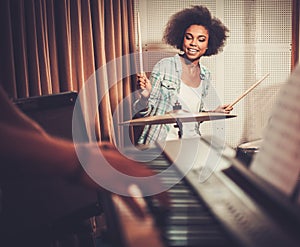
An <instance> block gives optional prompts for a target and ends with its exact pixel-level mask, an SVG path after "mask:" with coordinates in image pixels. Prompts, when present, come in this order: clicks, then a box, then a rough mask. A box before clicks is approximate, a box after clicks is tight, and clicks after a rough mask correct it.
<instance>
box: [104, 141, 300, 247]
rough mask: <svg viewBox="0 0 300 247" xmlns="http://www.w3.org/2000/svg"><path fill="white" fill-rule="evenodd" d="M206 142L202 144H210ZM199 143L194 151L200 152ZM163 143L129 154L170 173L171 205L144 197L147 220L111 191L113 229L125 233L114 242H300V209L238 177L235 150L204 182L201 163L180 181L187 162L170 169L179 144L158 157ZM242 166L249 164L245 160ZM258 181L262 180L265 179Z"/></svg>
mask: <svg viewBox="0 0 300 247" xmlns="http://www.w3.org/2000/svg"><path fill="white" fill-rule="evenodd" d="M201 142H202V140H201ZM175 144H176V143H175ZM184 145H190V144H188V143H184ZM201 145H202V146H201V150H202V149H203V148H204V144H203V143H202V144H201ZM192 146H193V145H192ZM194 147H195V146H193V148H194ZM193 148H191V150H192V151H191V153H193V152H194V150H193ZM157 149H159V148H158V147H157V148H153V149H152V150H153V152H150V150H147V152H138V153H136V152H134V151H133V152H132V151H128V152H127V153H126V155H127V156H129V157H130V156H133V157H134V158H135V159H136V160H149V162H147V163H148V164H149V167H151V168H152V169H153V170H155V171H157V172H161V171H164V174H166V175H165V176H164V177H163V178H162V183H163V184H164V185H166V187H168V188H170V189H168V193H169V195H170V198H171V208H170V209H169V210H168V211H166V210H163V209H161V208H160V207H159V206H158V204H157V202H156V201H155V200H154V199H153V198H151V197H150V198H144V199H145V201H144V202H143V203H145V202H146V205H147V210H148V212H149V215H148V216H147V217H146V220H144V221H143V220H141V219H137V217H135V216H134V215H133V214H132V213H130V212H129V211H128V210H126V209H125V208H124V206H122V205H121V204H120V202H116V201H115V200H112V201H110V200H109V197H108V199H107V200H106V201H108V203H107V202H106V203H104V212H105V214H106V216H107V219H108V232H110V233H111V234H113V235H114V236H116V235H117V236H119V238H118V239H116V238H115V237H114V238H112V239H113V240H114V241H115V242H116V243H113V246H115V247H120V246H122V247H123V246H126V247H135V246H136V247H140V246H143V247H147V246H149V247H150V246H151V247H152V246H155V247H179V246H180V247H189V246H191V247H192V246H197V247H201V246H205V247H227V246H231V247H238V246H240V247H253V246H255V247H271V246H272V247H275V246H283V244H284V245H285V246H289V247H291V246H293V247H296V246H297V247H298V246H300V237H299V236H298V233H297V230H296V229H299V227H300V223H299V222H300V212H299V210H298V209H296V210H294V207H293V205H290V204H289V203H288V202H286V200H283V204H282V205H281V201H279V200H277V199H278V198H277V199H276V196H275V197H274V196H273V193H271V194H272V196H268V195H267V194H266V193H265V192H264V190H263V189H257V188H256V185H255V186H254V187H253V188H251V187H252V186H253V184H252V181H251V179H250V180H249V178H248V177H245V178H244V177H240V175H239V174H238V177H237V178H238V180H240V181H238V180H236V179H233V177H234V175H235V173H236V170H235V169H233V170H232V167H231V166H230V167H229V166H228V164H229V163H230V164H233V163H235V161H234V160H231V158H230V157H229V156H230V155H229V156H226V155H227V154H228V153H230V152H226V155H225V156H226V157H225V156H224V157H222V159H221V163H222V165H221V166H222V170H218V171H216V172H214V173H213V174H211V176H210V177H209V178H208V179H207V181H205V182H202V183H201V182H199V169H198V168H199V167H198V168H197V169H198V170H197V169H194V167H193V168H191V169H190V170H189V171H188V173H187V174H186V175H185V176H184V178H183V179H181V180H180V182H178V183H175V182H176V181H178V178H180V177H182V176H181V174H182V173H183V172H184V169H185V168H186V166H185V165H184V164H183V166H180V164H178V163H177V164H176V168H177V169H173V170H171V169H168V170H166V168H167V167H169V166H170V164H171V163H172V162H174V157H170V152H171V156H172V155H173V154H174V152H173V151H174V149H172V148H170V149H169V150H168V146H166V147H165V149H164V153H163V154H161V155H159V156H158V157H157V153H158V150H157ZM175 149H176V148H175ZM185 151H186V150H185ZM216 152H219V150H217V151H216ZM176 155H177V154H176ZM176 155H175V156H176ZM186 155H188V154H184V156H183V158H182V157H181V158H179V159H178V160H180V161H181V162H185V160H186V159H187V158H188V156H186ZM139 156H140V157H139ZM231 162H233V163H231ZM181 165H182V164H181ZM196 167H197V166H196ZM228 167H229V168H228ZM241 168H242V169H247V168H246V167H245V166H243V165H241ZM184 174H185V173H184ZM246 174H248V173H247V172H246ZM250 178H251V176H250ZM244 179H245V180H244ZM254 181H256V180H254ZM258 185H261V181H260V183H258ZM262 185H265V184H264V183H262ZM245 187H247V188H245ZM262 187H263V188H268V187H264V186H262ZM247 190H249V191H251V193H248V192H246V191H247ZM267 192H272V190H267ZM255 194H257V195H255ZM255 196H257V197H259V198H255ZM252 197H253V198H252ZM273 197H274V198H275V199H274V198H273ZM258 199H259V200H258ZM261 203H265V204H266V205H261ZM277 203H279V204H278V205H277ZM287 204H288V205H287ZM124 210H125V211H126V212H125V213H124ZM290 212H291V213H290ZM116 240H117V241H116ZM137 243H138V244H137Z"/></svg>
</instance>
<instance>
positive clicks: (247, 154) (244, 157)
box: [236, 139, 262, 166]
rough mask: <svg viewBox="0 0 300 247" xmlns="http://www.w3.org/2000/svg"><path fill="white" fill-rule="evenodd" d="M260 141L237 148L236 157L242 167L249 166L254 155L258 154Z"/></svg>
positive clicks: (243, 144)
mask: <svg viewBox="0 0 300 247" xmlns="http://www.w3.org/2000/svg"><path fill="white" fill-rule="evenodd" d="M261 142H262V139H259V140H255V141H251V142H245V143H242V144H240V145H239V146H238V147H237V152H236V157H237V159H239V160H240V161H241V162H242V163H243V164H244V165H246V166H250V164H251V161H252V159H253V157H254V155H255V154H256V153H258V152H259V149H260V145H261Z"/></svg>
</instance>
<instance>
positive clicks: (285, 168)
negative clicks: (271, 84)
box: [250, 65, 300, 196]
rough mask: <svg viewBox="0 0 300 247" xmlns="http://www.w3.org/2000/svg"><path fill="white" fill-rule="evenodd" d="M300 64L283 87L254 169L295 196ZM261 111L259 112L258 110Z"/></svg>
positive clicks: (299, 168) (299, 152)
mask: <svg viewBox="0 0 300 247" xmlns="http://www.w3.org/2000/svg"><path fill="white" fill-rule="evenodd" d="M299 99H300V65H298V66H297V67H296V68H295V70H294V71H293V73H292V74H291V76H290V78H289V79H288V81H287V83H286V84H285V85H284V86H283V87H282V88H281V91H280V93H279V95H278V99H277V102H276V104H275V107H274V108H273V114H272V115H271V119H270V121H269V123H268V126H267V128H266V129H265V132H264V136H263V142H262V144H261V148H260V152H259V153H258V154H257V155H256V156H255V157H254V160H253V162H252V164H251V166H250V169H251V170H252V171H253V172H255V173H256V174H258V175H259V176H260V177H262V178H263V179H265V180H266V181H268V182H269V183H271V184H272V185H274V186H275V187H277V188H278V189H279V190H281V191H282V192H283V193H284V194H286V195H287V196H292V194H293V192H294V190H295V187H296V185H297V181H298V177H299V172H300V104H299ZM257 110H259V109H257Z"/></svg>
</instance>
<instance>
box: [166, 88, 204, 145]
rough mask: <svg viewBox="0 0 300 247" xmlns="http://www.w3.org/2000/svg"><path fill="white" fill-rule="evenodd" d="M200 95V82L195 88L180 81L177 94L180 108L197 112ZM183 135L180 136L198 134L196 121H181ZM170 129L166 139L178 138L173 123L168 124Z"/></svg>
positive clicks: (194, 135)
mask: <svg viewBox="0 0 300 247" xmlns="http://www.w3.org/2000/svg"><path fill="white" fill-rule="evenodd" d="M201 97H202V84H201V83H200V85H199V86H198V87H197V88H193V87H190V86H187V85H186V84H185V83H184V82H181V85H180V92H179V94H178V101H179V102H180V104H181V106H182V109H183V110H186V111H189V112H193V113H197V112H199V108H200V104H201ZM182 125H183V127H182V129H183V131H182V132H183V135H182V138H192V137H196V136H199V134H198V133H199V131H198V130H197V128H198V123H196V122H189V123H183V124H182ZM169 126H170V130H169V132H168V135H167V140H172V139H178V130H179V129H178V128H175V127H174V124H170V125H169Z"/></svg>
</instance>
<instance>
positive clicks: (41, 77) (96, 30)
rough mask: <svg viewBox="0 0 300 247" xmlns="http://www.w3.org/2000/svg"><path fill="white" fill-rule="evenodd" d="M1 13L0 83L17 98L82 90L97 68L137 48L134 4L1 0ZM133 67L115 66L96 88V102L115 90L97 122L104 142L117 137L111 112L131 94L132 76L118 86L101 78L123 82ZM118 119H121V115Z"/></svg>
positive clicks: (129, 0) (120, 1)
mask: <svg viewBox="0 0 300 247" xmlns="http://www.w3.org/2000/svg"><path fill="white" fill-rule="evenodd" d="M0 12H1V13H0V32H1V36H2V37H1V40H0V66H1V69H0V84H1V85H2V86H3V87H4V89H5V90H6V91H7V93H8V95H9V96H10V97H12V98H23V97H30V96H39V95H47V94H54V93H59V92H64V91H79V90H80V89H81V88H82V86H83V85H84V83H85V81H86V80H87V79H88V78H89V77H90V76H91V75H92V74H93V73H94V72H95V71H96V70H97V69H98V68H100V67H101V66H104V65H105V64H107V63H108V62H110V61H112V60H114V59H116V58H118V57H121V56H124V55H127V54H130V53H133V52H134V49H135V46H134V40H135V38H134V32H132V30H134V28H133V0H125V1H124V0H26V1H25V0H2V1H1V3H0ZM121 13H122V14H121ZM128 66H130V63H127V62H126V61H125V65H124V64H122V62H120V63H119V66H117V65H116V66H111V67H112V68H113V69H111V68H110V71H109V73H107V74H106V75H104V76H103V78H99V80H98V81H97V85H95V88H94V90H95V91H94V94H95V95H94V96H95V98H93V100H94V101H97V95H99V93H100V92H101V90H107V89H108V88H110V90H109V93H107V94H105V96H104V97H103V100H102V101H101V103H100V105H99V109H100V111H99V112H100V116H99V118H96V132H97V133H96V135H97V137H98V138H99V139H101V140H112V138H114V136H115V134H116V131H115V130H114V128H113V127H112V121H113V118H112V113H113V112H114V111H115V109H116V107H117V106H118V104H119V103H120V101H121V100H122V99H123V98H125V97H127V96H129V95H130V93H131V92H132V85H131V80H130V76H128V77H125V78H121V79H120V80H119V81H118V83H114V84H113V85H112V79H110V80H101V79H105V78H106V79H107V78H108V77H113V78H115V79H118V78H119V77H116V75H117V74H118V73H120V71H117V69H120V67H121V68H122V69H124V68H125V69H130V68H128ZM109 84H110V85H109ZM88 100H91V99H88ZM92 103H97V102H92ZM88 104H91V102H88V103H86V104H85V105H84V107H83V109H84V110H88V106H89V105H88ZM128 107H129V106H128ZM116 117H117V120H118V121H122V120H123V116H122V111H118V112H117V113H116ZM89 121H90V124H94V121H93V120H89ZM118 135H120V133H118Z"/></svg>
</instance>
